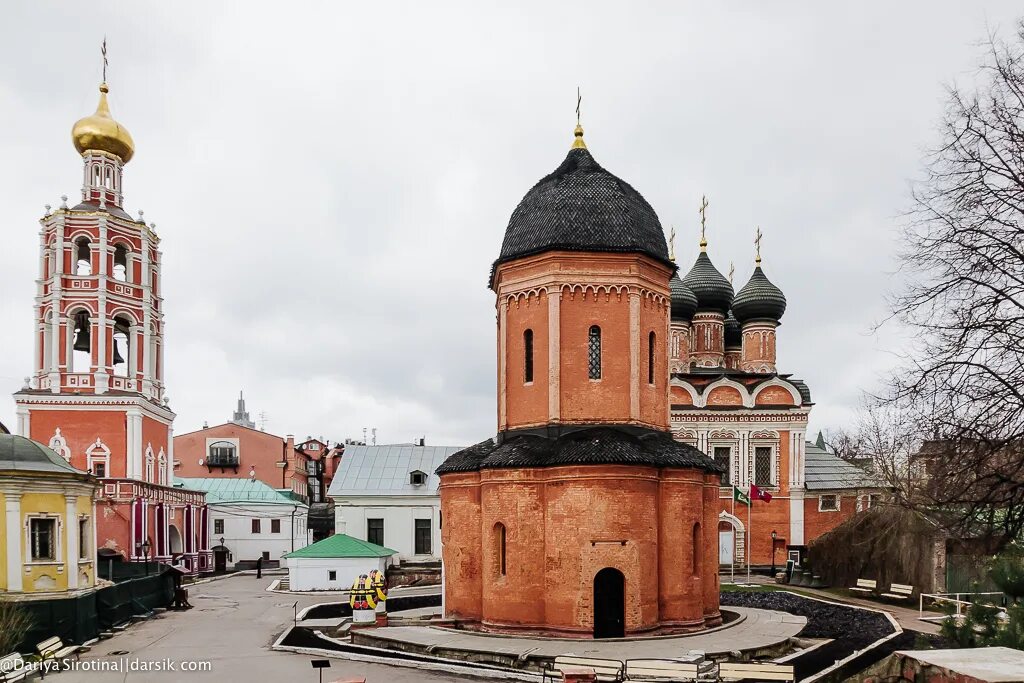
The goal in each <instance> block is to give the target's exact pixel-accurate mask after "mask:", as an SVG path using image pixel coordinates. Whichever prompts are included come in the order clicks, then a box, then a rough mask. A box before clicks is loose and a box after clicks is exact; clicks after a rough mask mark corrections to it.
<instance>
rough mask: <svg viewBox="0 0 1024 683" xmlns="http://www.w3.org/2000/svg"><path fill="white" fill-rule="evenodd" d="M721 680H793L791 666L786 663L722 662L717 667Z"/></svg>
mask: <svg viewBox="0 0 1024 683" xmlns="http://www.w3.org/2000/svg"><path fill="white" fill-rule="evenodd" d="M718 675H719V677H720V678H721V679H722V680H725V679H731V680H737V681H742V680H755V681H795V680H796V678H795V677H794V673H793V667H792V666H790V665H788V664H771V663H768V664H758V663H756V662H752V663H749V664H734V663H732V662H722V664H720V665H719V667H718Z"/></svg>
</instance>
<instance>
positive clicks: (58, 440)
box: [47, 427, 71, 463]
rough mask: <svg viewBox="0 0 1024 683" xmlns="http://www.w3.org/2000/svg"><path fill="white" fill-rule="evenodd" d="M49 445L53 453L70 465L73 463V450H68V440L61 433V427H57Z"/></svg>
mask: <svg viewBox="0 0 1024 683" xmlns="http://www.w3.org/2000/svg"><path fill="white" fill-rule="evenodd" d="M47 445H48V446H49V448H50V450H51V451H54V452H55V453H56V454H57V455H59V456H60V457H62V458H64V460H66V461H67V462H68V463H70V462H71V449H70V448H68V440H67V439H65V438H64V435H63V434H61V433H60V427H57V430H56V431H55V432H54V433H53V436H51V437H50V443H49V444H47Z"/></svg>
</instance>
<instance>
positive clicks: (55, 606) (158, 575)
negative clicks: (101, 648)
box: [18, 563, 175, 653]
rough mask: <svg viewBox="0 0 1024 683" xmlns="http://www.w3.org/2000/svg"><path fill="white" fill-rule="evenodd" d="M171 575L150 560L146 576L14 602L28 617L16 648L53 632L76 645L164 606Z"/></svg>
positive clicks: (167, 601) (171, 592) (25, 648)
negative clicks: (63, 595)
mask: <svg viewBox="0 0 1024 683" xmlns="http://www.w3.org/2000/svg"><path fill="white" fill-rule="evenodd" d="M132 573H134V572H132ZM115 576H116V572H115ZM174 576H175V571H174V570H172V569H170V568H168V567H165V566H162V565H158V564H155V563H154V564H152V565H150V573H149V575H148V576H147V575H143V576H134V577H131V578H128V577H126V578H123V579H122V580H120V581H119V582H118V583H115V584H114V585H113V586H106V587H104V588H100V589H98V590H96V591H93V592H91V593H88V594H85V595H79V596H75V597H67V598H55V599H52V600H32V601H26V602H21V603H18V604H19V606H21V607H22V608H23V609H24V610H25V611H27V612H28V613H29V615H30V616H31V618H32V627H31V628H30V629H29V630H28V632H26V633H25V636H24V638H22V641H21V645H20V646H19V647H18V650H19V651H20V652H24V653H28V652H32V651H34V650H35V646H36V644H37V643H40V642H42V641H44V640H46V639H47V638H51V637H53V636H57V637H59V638H60V639H61V640H63V641H64V642H65V643H76V644H79V645H80V644H82V643H84V642H86V641H88V640H92V639H93V638H96V637H98V636H99V634H100V632H101V631H106V630H109V629H111V628H113V627H114V626H116V625H118V624H123V623H125V622H127V621H129V620H130V619H131V618H132V617H133V616H138V615H142V614H147V613H149V612H151V611H152V610H153V609H154V608H157V607H167V606H169V605H170V604H171V601H172V600H173V599H174ZM115 580H116V579H115Z"/></svg>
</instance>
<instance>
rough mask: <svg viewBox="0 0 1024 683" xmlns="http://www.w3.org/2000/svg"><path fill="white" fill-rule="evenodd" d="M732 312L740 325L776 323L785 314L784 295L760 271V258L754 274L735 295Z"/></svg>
mask: <svg viewBox="0 0 1024 683" xmlns="http://www.w3.org/2000/svg"><path fill="white" fill-rule="evenodd" d="M732 312H733V313H734V314H735V315H736V319H737V320H739V321H740V322H741V323H746V322H751V321H754V320H770V321H772V322H776V323H777V322H779V320H781V319H782V314H783V313H785V312H786V295H785V294H783V293H782V290H781V289H779V288H778V287H776V286H775V285H773V284H772V283H771V281H770V280H769V279H768V277H767V276H766V275H765V274H764V271H763V270H761V258H760V257H758V259H757V265H756V266H755V267H754V274H753V275H751V276H750V279H749V280H748V281H747V284H745V285H743V287H742V288H741V289H740V291H739V292H737V293H736V298H735V299H733V302H732Z"/></svg>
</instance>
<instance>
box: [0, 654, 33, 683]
mask: <svg viewBox="0 0 1024 683" xmlns="http://www.w3.org/2000/svg"><path fill="white" fill-rule="evenodd" d="M29 673H30V669H29V668H28V665H27V664H26V663H25V660H24V659H23V658H22V656H21V655H20V654H18V653H17V652H15V653H12V654H9V655H7V656H6V657H0V683H15V681H20V680H23V679H24V678H26V677H27V676H28V675H29Z"/></svg>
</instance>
